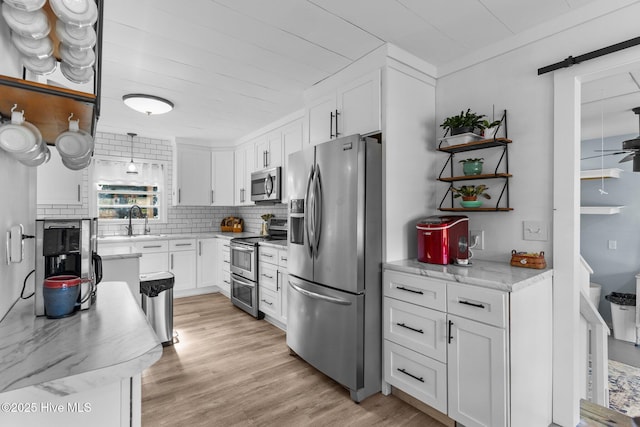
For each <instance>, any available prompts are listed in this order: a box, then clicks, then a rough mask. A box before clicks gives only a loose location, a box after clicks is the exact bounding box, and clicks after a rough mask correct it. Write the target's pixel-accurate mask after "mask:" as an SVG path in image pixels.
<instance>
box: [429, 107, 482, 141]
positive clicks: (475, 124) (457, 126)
mask: <svg viewBox="0 0 640 427" xmlns="http://www.w3.org/2000/svg"><path fill="white" fill-rule="evenodd" d="M483 117H485V116H484V114H476V113H474V112H472V111H471V108H468V109H467V111H466V112H464V111H460V114H458V115H455V116H451V117H447V118H446V119H445V120H444V121H443V122H442V124H441V125H440V127H441V128H443V129H444V130H445V136H446V135H447V132H448V133H449V134H450V135H451V136H455V135H460V134H462V133H469V132H471V133H473V131H474V130H475V129H476V128H477V129H480V130H482V118H483Z"/></svg>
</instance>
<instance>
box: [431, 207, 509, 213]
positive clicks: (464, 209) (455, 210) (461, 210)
mask: <svg viewBox="0 0 640 427" xmlns="http://www.w3.org/2000/svg"><path fill="white" fill-rule="evenodd" d="M438 210H441V211H445V212H496V211H498V212H508V211H512V210H513V208H496V207H493V208H438Z"/></svg>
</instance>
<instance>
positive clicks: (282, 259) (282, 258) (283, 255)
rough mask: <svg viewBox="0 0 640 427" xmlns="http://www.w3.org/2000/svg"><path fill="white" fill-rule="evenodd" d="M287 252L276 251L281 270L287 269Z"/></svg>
mask: <svg viewBox="0 0 640 427" xmlns="http://www.w3.org/2000/svg"><path fill="white" fill-rule="evenodd" d="M287 257H288V254H287V250H286V249H285V250H282V249H281V250H279V251H278V265H279V266H280V267H282V268H285V269H286V268H287V260H288V258H287Z"/></svg>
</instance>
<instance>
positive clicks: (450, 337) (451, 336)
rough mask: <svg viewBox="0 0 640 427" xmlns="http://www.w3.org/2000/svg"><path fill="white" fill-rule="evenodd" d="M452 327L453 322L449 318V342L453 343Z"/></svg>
mask: <svg viewBox="0 0 640 427" xmlns="http://www.w3.org/2000/svg"><path fill="white" fill-rule="evenodd" d="M452 327H453V322H452V321H451V320H449V332H448V333H447V344H451V340H452V339H453V335H451V328H452Z"/></svg>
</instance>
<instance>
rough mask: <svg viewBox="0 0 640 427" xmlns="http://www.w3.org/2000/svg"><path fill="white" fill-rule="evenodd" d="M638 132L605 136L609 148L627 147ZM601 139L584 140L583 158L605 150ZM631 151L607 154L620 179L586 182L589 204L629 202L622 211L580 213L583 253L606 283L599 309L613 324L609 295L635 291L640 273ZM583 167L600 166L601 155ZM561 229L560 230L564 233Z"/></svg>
mask: <svg viewBox="0 0 640 427" xmlns="http://www.w3.org/2000/svg"><path fill="white" fill-rule="evenodd" d="M637 136H638V135H635V134H632V135H622V136H616V137H608V138H605V139H604V148H605V149H616V150H619V149H621V148H622V141H624V140H626V139H630V138H635V137H637ZM601 144H602V141H601V140H600V139H596V140H587V141H583V142H582V155H581V157H588V156H595V155H598V154H600V153H599V152H597V151H595V150H599V149H600V148H601ZM623 157H625V154H620V155H613V156H611V155H610V156H604V157H603V158H602V165H603V167H604V168H614V167H616V168H620V169H622V170H624V172H622V174H621V177H620V178H619V179H605V180H604V191H606V192H607V193H608V194H600V191H599V189H600V188H601V186H602V184H603V183H602V180H599V179H597V180H583V181H581V199H582V200H581V204H582V205H583V206H609V205H613V206H625V208H624V209H622V213H620V214H617V215H581V216H580V252H581V253H582V256H583V257H584V259H585V260H586V261H587V262H588V263H589V265H590V266H591V268H592V269H593V271H594V274H593V275H592V276H591V281H592V282H596V283H599V284H601V285H602V295H601V300H600V306H599V310H600V313H601V314H602V316H603V318H604V319H605V320H606V321H607V322H609V323H611V306H610V303H609V302H608V301H606V300H605V299H604V297H605V295H608V294H609V293H611V292H635V283H636V281H635V275H636V274H638V273H640V172H633V162H631V161H630V162H625V163H618V161H619V160H621V159H622V158H623ZM580 163H581V165H580V166H581V169H582V170H585V169H600V167H601V159H600V157H598V158H595V159H588V160H582V161H581V162H580ZM558 231H559V230H556V232H558ZM609 240H616V241H617V249H615V250H612V249H609V248H608V241H609Z"/></svg>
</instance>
